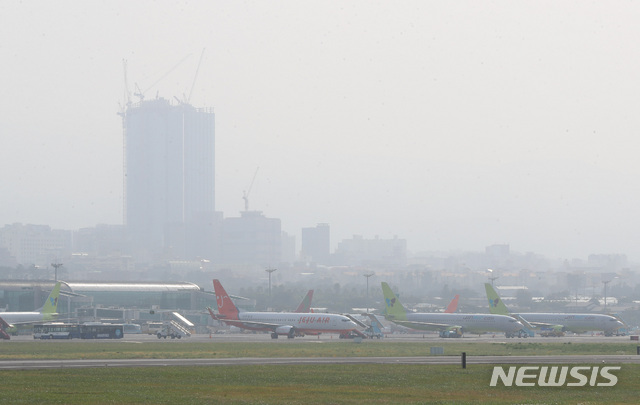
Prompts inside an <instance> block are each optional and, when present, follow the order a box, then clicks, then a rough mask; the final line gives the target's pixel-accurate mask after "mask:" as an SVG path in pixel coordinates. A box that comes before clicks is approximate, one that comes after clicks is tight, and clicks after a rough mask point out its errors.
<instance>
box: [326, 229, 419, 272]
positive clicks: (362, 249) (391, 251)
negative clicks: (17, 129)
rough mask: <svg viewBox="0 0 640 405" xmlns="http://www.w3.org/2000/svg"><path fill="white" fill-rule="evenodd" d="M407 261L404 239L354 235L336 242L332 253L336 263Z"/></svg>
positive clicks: (357, 263) (396, 264) (363, 263)
mask: <svg viewBox="0 0 640 405" xmlns="http://www.w3.org/2000/svg"><path fill="white" fill-rule="evenodd" d="M406 262H407V240H406V239H398V238H397V237H396V238H393V239H380V238H378V237H376V238H374V239H364V238H363V237H362V236H360V235H355V236H354V237H353V238H352V239H345V240H343V241H342V242H340V243H339V244H338V248H337V249H336V252H335V254H334V264H337V265H351V266H359V265H377V266H404V265H405V264H406Z"/></svg>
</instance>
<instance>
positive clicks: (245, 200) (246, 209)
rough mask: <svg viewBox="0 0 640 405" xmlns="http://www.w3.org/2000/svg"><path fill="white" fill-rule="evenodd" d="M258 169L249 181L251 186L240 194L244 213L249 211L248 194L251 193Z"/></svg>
mask: <svg viewBox="0 0 640 405" xmlns="http://www.w3.org/2000/svg"><path fill="white" fill-rule="evenodd" d="M258 169H260V166H258V167H257V168H256V172H255V173H254V174H253V179H251V184H250V185H249V188H248V189H247V190H246V191H243V192H242V199H243V200H244V210H245V211H249V193H251V188H253V182H254V181H255V180H256V175H257V174H258Z"/></svg>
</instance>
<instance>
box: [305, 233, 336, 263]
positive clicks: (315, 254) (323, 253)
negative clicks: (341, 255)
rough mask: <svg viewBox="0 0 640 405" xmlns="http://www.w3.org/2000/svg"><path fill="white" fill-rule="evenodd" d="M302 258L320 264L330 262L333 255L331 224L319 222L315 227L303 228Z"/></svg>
mask: <svg viewBox="0 0 640 405" xmlns="http://www.w3.org/2000/svg"><path fill="white" fill-rule="evenodd" d="M300 256H301V257H300V258H301V260H304V261H311V262H314V263H319V264H328V263H329V261H330V257H331V230H330V228H329V224H318V225H316V226H315V227H313V228H302V249H301V252H300Z"/></svg>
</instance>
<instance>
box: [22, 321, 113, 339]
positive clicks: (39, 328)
mask: <svg viewBox="0 0 640 405" xmlns="http://www.w3.org/2000/svg"><path fill="white" fill-rule="evenodd" d="M123 337H124V326H123V325H121V324H112V323H89V324H77V323H58V322H51V323H44V324H38V325H33V338H34V339H122V338H123Z"/></svg>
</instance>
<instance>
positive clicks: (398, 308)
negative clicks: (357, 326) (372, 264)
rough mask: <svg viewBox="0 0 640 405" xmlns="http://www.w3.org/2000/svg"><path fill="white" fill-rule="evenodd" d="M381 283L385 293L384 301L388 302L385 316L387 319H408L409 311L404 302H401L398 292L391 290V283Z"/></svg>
mask: <svg viewBox="0 0 640 405" xmlns="http://www.w3.org/2000/svg"><path fill="white" fill-rule="evenodd" d="M381 285H382V293H383V294H384V301H385V303H386V308H385V309H386V312H385V317H386V318H387V319H396V320H406V319H407V312H406V310H405V308H404V307H403V306H402V303H400V300H398V297H397V296H396V294H395V293H394V292H393V290H391V287H389V284H387V283H385V282H384V281H383V282H382V283H381ZM396 304H397V305H396Z"/></svg>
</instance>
